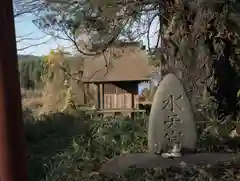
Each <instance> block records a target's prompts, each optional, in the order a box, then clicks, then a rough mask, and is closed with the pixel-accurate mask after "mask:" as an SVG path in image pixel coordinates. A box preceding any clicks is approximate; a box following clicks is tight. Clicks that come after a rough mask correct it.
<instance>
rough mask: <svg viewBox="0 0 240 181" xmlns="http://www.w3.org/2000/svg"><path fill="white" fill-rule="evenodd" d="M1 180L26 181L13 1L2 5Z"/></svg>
mask: <svg viewBox="0 0 240 181" xmlns="http://www.w3.org/2000/svg"><path fill="white" fill-rule="evenodd" d="M0 24H1V27H0V180H1V181H27V166H26V155H25V148H24V131H23V122H22V107H21V93H20V83H19V72H18V62H17V51H16V39H15V28H14V17H13V5H12V0H2V1H1V5H0Z"/></svg>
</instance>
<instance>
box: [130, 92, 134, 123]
mask: <svg viewBox="0 0 240 181" xmlns="http://www.w3.org/2000/svg"><path fill="white" fill-rule="evenodd" d="M131 99H132V101H131V102H132V109H133V110H134V108H135V106H134V102H135V100H134V93H133V92H132V93H131ZM134 115H135V112H132V113H131V118H132V119H134Z"/></svg>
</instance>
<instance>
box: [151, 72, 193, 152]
mask: <svg viewBox="0 0 240 181" xmlns="http://www.w3.org/2000/svg"><path fill="white" fill-rule="evenodd" d="M196 140H197V134H196V126H195V121H194V114H193V112H192V108H191V104H190V101H189V98H188V97H187V94H186V93H185V90H184V87H183V85H182V83H181V81H180V80H179V79H178V78H177V77H176V76H175V75H174V74H168V75H166V76H165V77H164V78H163V80H162V81H161V82H160V84H159V86H158V88H157V90H156V92H155V95H154V98H153V102H152V108H151V112H150V116H149V127H148V147H149V151H150V152H151V153H157V154H160V153H162V152H167V151H169V150H170V149H173V147H174V149H175V150H176V145H179V146H180V147H181V149H186V150H191V151H192V150H194V149H195V148H196Z"/></svg>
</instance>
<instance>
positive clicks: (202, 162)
mask: <svg viewBox="0 0 240 181" xmlns="http://www.w3.org/2000/svg"><path fill="white" fill-rule="evenodd" d="M239 161H240V155H239V154H235V153H196V154H186V155H183V156H182V157H180V158H173V159H169V158H162V157H161V156H158V155H153V154H150V153H136V154H131V155H123V156H118V157H115V158H114V159H112V160H110V161H108V162H106V163H105V164H103V166H102V167H101V169H100V170H99V172H100V173H103V174H105V175H109V176H110V175H114V174H123V173H124V172H125V171H126V170H127V169H128V168H130V167H132V166H134V167H136V168H144V169H147V168H163V169H166V168H170V167H193V166H206V165H211V166H214V165H215V164H218V163H239Z"/></svg>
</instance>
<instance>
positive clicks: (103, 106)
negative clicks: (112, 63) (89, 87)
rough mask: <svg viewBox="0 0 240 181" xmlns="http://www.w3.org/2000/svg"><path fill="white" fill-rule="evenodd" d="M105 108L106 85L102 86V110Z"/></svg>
mask: <svg viewBox="0 0 240 181" xmlns="http://www.w3.org/2000/svg"><path fill="white" fill-rule="evenodd" d="M104 108H105V104H104V84H102V109H104Z"/></svg>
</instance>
